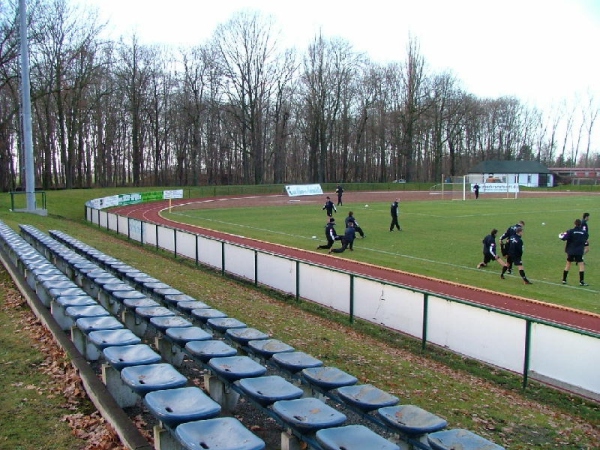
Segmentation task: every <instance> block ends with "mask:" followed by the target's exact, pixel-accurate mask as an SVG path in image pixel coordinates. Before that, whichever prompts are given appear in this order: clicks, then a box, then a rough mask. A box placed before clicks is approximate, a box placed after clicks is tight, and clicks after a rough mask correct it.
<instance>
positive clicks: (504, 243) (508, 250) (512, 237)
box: [477, 212, 590, 286]
mask: <svg viewBox="0 0 600 450" xmlns="http://www.w3.org/2000/svg"><path fill="white" fill-rule="evenodd" d="M589 218H590V214H589V213H587V212H586V213H584V214H583V218H582V219H576V220H575V223H574V225H575V226H574V227H573V228H571V229H570V230H567V231H565V232H564V233H560V235H559V238H560V239H561V240H563V241H565V242H566V244H565V253H566V254H567V264H566V266H565V268H564V270H563V276H562V284H567V276H568V274H569V270H570V269H571V264H572V263H575V264H577V266H578V268H579V285H580V286H587V285H588V284H587V283H586V282H585V263H584V260H583V255H584V254H585V253H587V251H588V249H589V241H588V238H589V228H588V220H589ZM524 227H525V222H524V221H522V220H521V221H519V222H518V223H516V224H515V225H512V226H510V227H508V229H507V230H506V231H505V232H504V234H503V235H502V236H500V251H501V253H502V256H505V257H506V262H505V261H504V260H503V259H502V256H500V255H498V253H497V251H496V234H497V233H498V230H497V229H495V228H494V229H493V230H492V231H491V232H490V234H488V235H487V236H486V237H484V238H483V241H482V243H483V261H482V262H480V263H479V264H477V268H478V269H480V268H482V267H486V266H487V265H488V263H489V262H491V261H494V260H495V261H497V262H498V264H500V265H501V266H502V272H501V273H500V278H502V279H504V274H505V273H507V272H508V273H509V274H511V273H512V268H513V266H517V268H518V270H519V275H520V276H521V278H522V279H523V282H524V283H525V284H532V283H531V281H529V280H528V279H527V277H526V276H525V269H524V268H523V261H522V258H523V239H522V238H521V237H522V235H523V229H524Z"/></svg>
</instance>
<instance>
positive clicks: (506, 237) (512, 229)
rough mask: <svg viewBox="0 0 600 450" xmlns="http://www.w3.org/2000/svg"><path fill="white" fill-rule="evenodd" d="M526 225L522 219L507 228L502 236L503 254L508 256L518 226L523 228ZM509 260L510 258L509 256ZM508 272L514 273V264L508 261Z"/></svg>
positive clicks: (501, 249)
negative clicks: (511, 239) (511, 240)
mask: <svg viewBox="0 0 600 450" xmlns="http://www.w3.org/2000/svg"><path fill="white" fill-rule="evenodd" d="M524 226H525V222H524V221H522V220H520V221H519V222H518V223H516V224H514V225H511V226H510V227H508V228H507V229H506V231H505V232H504V234H503V235H502V236H500V251H501V252H502V256H508V248H509V246H510V238H511V236H514V235H515V234H516V231H517V228H523V227H524ZM507 260H508V258H507ZM507 271H508V273H509V274H510V273H512V264H511V263H510V262H509V263H508V269H507Z"/></svg>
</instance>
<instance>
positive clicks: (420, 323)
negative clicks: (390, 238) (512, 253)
mask: <svg viewBox="0 0 600 450" xmlns="http://www.w3.org/2000/svg"><path fill="white" fill-rule="evenodd" d="M86 217H87V219H88V220H89V221H91V222H93V223H96V224H99V225H100V226H102V227H105V228H108V229H110V230H112V231H115V232H118V233H120V234H123V235H126V236H127V235H128V236H129V237H130V238H131V239H133V240H136V241H138V242H143V243H145V244H148V245H152V246H157V247H159V248H161V249H164V250H166V251H169V252H173V253H174V254H175V255H176V256H178V257H186V258H190V259H192V260H196V259H197V261H198V263H200V264H204V265H208V266H211V267H214V268H216V269H218V270H224V271H225V272H227V273H229V274H232V275H235V276H238V277H242V278H245V279H247V280H250V281H253V282H256V283H259V284H262V285H266V286H269V287H271V288H273V289H277V290H279V291H281V292H284V293H286V294H290V295H294V296H298V297H301V298H304V299H307V300H310V301H312V302H315V303H318V304H320V305H323V306H325V307H328V308H332V309H335V310H337V311H340V312H343V313H345V314H351V313H352V314H353V316H354V317H358V318H361V319H364V320H367V321H370V322H373V323H376V324H380V325H383V326H386V327H388V328H391V329H394V330H397V331H400V332H402V333H406V334H408V335H411V336H414V337H415V338H418V339H423V340H425V341H426V342H429V343H434V344H436V345H439V346H441V347H444V348H447V349H449V350H452V351H454V352H457V353H460V354H462V355H465V356H468V357H470V358H474V359H477V360H480V361H483V362H485V363H489V364H492V365H495V366H498V367H501V368H504V369H507V370H510V371H513V372H517V373H521V374H524V370H525V367H526V361H525V355H526V350H527V346H528V345H529V360H528V361H527V362H528V364H529V372H528V373H527V374H526V375H527V376H530V375H533V376H537V377H538V378H541V379H543V380H545V381H549V382H551V383H552V382H555V384H556V385H559V386H562V387H565V386H566V387H569V388H573V389H576V390H578V391H580V392H582V393H584V394H586V395H590V396H592V397H595V398H600V336H597V335H588V334H584V333H579V332H575V331H571V330H567V329H562V328H560V327H558V326H552V325H551V324H543V323H538V322H534V321H532V320H528V319H527V318H524V317H515V316H513V315H508V314H506V313H503V312H501V311H490V310H489V309H487V308H482V307H480V306H477V305H472V304H468V303H465V302H463V301H459V300H457V299H451V298H444V297H440V296H436V295H434V294H432V293H427V292H422V291H418V290H415V289H411V288H409V287H403V286H397V285H391V284H386V283H383V282H380V281H376V280H370V279H367V278H364V277H359V276H357V275H355V274H352V273H348V272H341V271H336V270H332V269H331V268H328V267H321V266H317V265H311V264H308V263H306V262H300V261H295V260H292V259H289V258H287V257H284V256H280V255H276V254H272V253H265V252H261V251H257V250H255V249H252V248H249V247H244V246H240V245H237V244H233V243H230V242H225V241H218V240H215V239H213V238H208V237H206V236H200V235H195V234H192V233H187V232H183V231H175V230H174V229H172V228H168V227H163V226H159V225H155V224H148V223H145V222H141V221H139V220H135V219H128V218H126V217H117V216H116V215H114V214H109V213H106V212H104V211H101V212H100V214H98V211H97V210H91V209H90V208H87V211H86ZM157 238H158V240H157ZM175 243H177V248H175ZM242 319H243V318H242ZM528 326H530V331H531V333H530V335H529V340H528V335H527V327H528ZM424 330H426V331H425V333H426V335H424Z"/></svg>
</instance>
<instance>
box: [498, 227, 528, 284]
mask: <svg viewBox="0 0 600 450" xmlns="http://www.w3.org/2000/svg"><path fill="white" fill-rule="evenodd" d="M522 234H523V228H521V227H518V228H517V229H516V230H515V234H513V235H512V236H511V237H510V239H509V241H508V258H507V261H508V264H507V265H506V266H504V267H503V268H502V273H501V274H500V278H502V279H504V274H505V273H506V271H507V270H508V265H511V266H512V265H513V264H514V265H516V266H517V267H518V269H519V275H521V278H523V282H524V283H525V284H533V283H532V282H531V281H529V280H528V279H527V277H526V276H525V270H524V269H523V261H522V260H521V259H522V258H523V239H521V235H522Z"/></svg>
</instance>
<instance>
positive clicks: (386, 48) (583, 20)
mask: <svg viewBox="0 0 600 450" xmlns="http://www.w3.org/2000/svg"><path fill="white" fill-rule="evenodd" d="M72 1H73V2H75V3H76V2H80V3H86V4H88V5H95V6H97V7H98V10H99V12H100V16H101V18H103V19H104V20H107V21H108V23H109V27H110V30H111V36H113V37H115V38H116V37H118V36H120V35H124V36H129V35H131V33H132V32H133V31H135V32H136V33H137V35H138V37H139V38H140V40H141V42H142V43H148V44H150V43H168V44H183V45H186V46H187V45H198V44H203V43H205V42H206V41H207V39H208V38H209V37H210V36H211V35H212V33H213V32H214V30H215V28H216V26H217V25H218V24H221V23H225V22H227V20H228V19H229V18H231V16H232V14H233V13H234V12H236V11H239V10H241V9H252V10H258V11H261V12H262V13H264V14H265V15H267V16H269V15H270V16H273V18H274V19H275V25H276V26H277V27H279V28H280V29H281V33H282V34H281V38H282V39H281V40H282V41H283V43H285V45H286V46H295V47H297V48H298V50H300V51H303V50H304V49H305V48H306V46H307V44H308V43H309V42H310V40H311V38H313V37H314V36H315V34H316V33H317V32H319V30H321V31H322V33H323V35H324V36H325V37H341V38H344V39H346V40H347V41H349V42H350V43H351V44H352V45H353V46H354V48H355V49H356V50H357V51H363V52H365V53H367V54H368V56H369V57H370V58H371V59H372V60H374V61H376V62H380V63H386V62H390V61H403V60H404V59H405V57H406V44H407V41H408V37H409V35H412V36H414V37H416V38H417V39H418V41H419V43H420V47H421V54H422V55H423V56H424V58H425V60H426V62H427V63H428V65H429V67H430V68H431V69H432V70H433V71H436V72H439V71H445V70H449V71H451V72H452V73H453V74H454V75H455V76H456V77H457V78H458V79H459V80H461V81H462V82H463V85H464V88H465V89H466V90H467V91H468V92H471V93H473V94H475V95H477V96H479V97H492V98H495V97H500V96H515V97H518V98H520V99H521V100H523V101H524V102H529V103H530V104H532V105H537V106H540V107H542V108H547V107H548V106H549V105H552V104H557V103H558V102H560V101H562V100H568V101H573V100H574V98H575V97H576V96H580V97H584V98H587V95H588V92H593V93H594V94H593V95H594V97H595V98H596V100H600V58H599V57H598V53H599V44H600V0H504V1H502V2H498V1H491V0H369V1H364V2H357V1H351V0H304V1H299V2H291V1H286V0H216V1H210V0H169V1H159V0H72Z"/></svg>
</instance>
